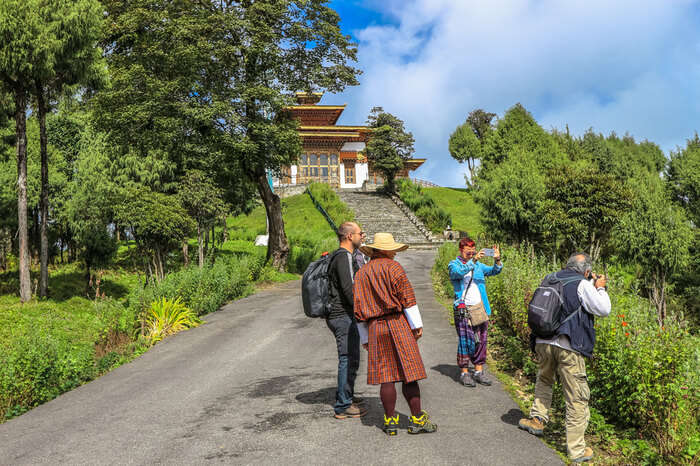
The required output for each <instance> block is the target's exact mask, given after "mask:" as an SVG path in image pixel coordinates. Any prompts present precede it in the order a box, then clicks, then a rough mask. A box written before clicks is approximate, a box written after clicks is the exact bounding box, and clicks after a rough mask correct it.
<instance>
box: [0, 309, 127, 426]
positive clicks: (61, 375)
mask: <svg viewBox="0 0 700 466" xmlns="http://www.w3.org/2000/svg"><path fill="white" fill-rule="evenodd" d="M0 324H1V325H0V327H1V329H0V422H1V421H2V420H4V419H9V418H11V417H14V416H17V415H19V414H22V413H23V412H25V411H27V410H28V409H31V408H32V407H34V406H37V405H39V404H41V403H44V402H46V401H49V400H51V399H53V398H55V397H57V396H58V395H60V394H61V393H63V392H65V391H67V390H71V389H73V388H75V387H77V386H79V385H81V384H83V383H85V382H88V381H90V380H92V379H93V378H95V377H96V376H97V375H99V374H100V373H102V372H104V371H105V370H106V369H105V367H104V366H105V364H107V361H104V362H100V361H96V358H95V346H96V344H97V343H98V342H99V341H101V340H102V338H103V337H104V334H105V333H107V332H110V331H114V332H126V331H129V330H131V329H133V327H134V317H133V316H132V315H131V313H130V311H129V310H128V309H126V308H125V307H124V306H122V305H121V304H119V303H118V302H116V301H113V300H110V299H107V300H100V301H97V302H94V303H93V302H90V301H87V300H85V299H83V298H72V299H70V300H68V301H66V303H65V305H62V304H57V303H53V302H48V301H47V302H41V303H33V302H32V303H28V304H25V305H23V306H21V305H12V306H5V307H4V308H3V313H2V315H1V316H0ZM6 326H9V328H7V327H6Z"/></svg>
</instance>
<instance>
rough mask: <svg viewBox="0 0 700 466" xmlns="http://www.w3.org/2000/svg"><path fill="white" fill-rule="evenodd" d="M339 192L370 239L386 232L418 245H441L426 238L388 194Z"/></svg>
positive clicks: (423, 246) (398, 239)
mask: <svg viewBox="0 0 700 466" xmlns="http://www.w3.org/2000/svg"><path fill="white" fill-rule="evenodd" d="M338 195H339V197H340V199H341V200H342V201H343V202H345V203H346V204H347V205H348V207H350V208H351V209H352V210H353V211H354V212H355V219H356V220H357V223H359V224H360V225H361V226H362V229H363V230H364V231H365V232H366V233H367V239H368V240H369V241H372V239H373V237H374V234H375V233H377V232H387V233H391V234H392V235H393V236H394V239H395V240H396V241H398V242H401V243H407V244H410V245H411V246H412V247H415V248H433V247H436V246H437V245H439V243H436V242H433V241H432V240H431V239H430V238H427V237H426V235H425V234H424V233H423V232H422V231H421V230H419V229H418V227H416V225H415V224H414V223H413V221H411V219H410V218H408V216H407V215H406V214H405V213H404V212H403V211H402V210H401V209H400V208H399V207H398V206H397V205H396V204H395V203H394V201H393V200H392V199H391V198H390V197H389V196H386V195H384V194H380V193H374V192H357V191H345V190H340V191H339V192H338Z"/></svg>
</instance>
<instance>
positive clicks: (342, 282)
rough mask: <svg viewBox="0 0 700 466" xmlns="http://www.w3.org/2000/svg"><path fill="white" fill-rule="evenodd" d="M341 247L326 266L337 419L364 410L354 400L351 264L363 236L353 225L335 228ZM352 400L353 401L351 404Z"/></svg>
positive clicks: (356, 362)
mask: <svg viewBox="0 0 700 466" xmlns="http://www.w3.org/2000/svg"><path fill="white" fill-rule="evenodd" d="M337 233H338V241H339V242H340V247H339V248H338V249H337V250H336V251H334V252H333V253H332V255H331V259H330V264H329V266H328V288H329V289H328V308H329V312H328V316H327V317H326V324H327V325H328V328H329V329H330V330H331V332H333V335H334V336H335V342H336V346H337V348H338V389H337V390H336V395H335V406H334V407H333V409H334V411H335V417H336V419H346V418H354V417H361V416H364V415H365V414H366V413H367V409H366V408H364V407H362V406H360V405H359V404H358V403H361V401H360V400H359V399H358V398H356V397H354V396H353V395H354V391H355V378H356V377H357V369H358V368H359V367H360V335H359V333H358V332H357V322H356V321H355V315H354V309H353V304H354V298H353V294H352V287H353V282H354V277H355V273H356V272H357V270H358V267H357V264H356V263H355V261H354V260H353V253H354V252H355V249H357V248H359V247H360V245H361V244H362V237H363V232H362V230H361V229H360V227H359V226H358V225H357V224H356V223H353V222H345V223H343V224H342V225H340V227H338V231H337ZM353 400H354V401H353Z"/></svg>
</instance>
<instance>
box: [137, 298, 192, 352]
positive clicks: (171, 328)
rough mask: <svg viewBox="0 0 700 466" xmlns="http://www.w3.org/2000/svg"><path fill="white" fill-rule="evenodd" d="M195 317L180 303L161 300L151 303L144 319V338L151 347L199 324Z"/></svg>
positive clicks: (177, 299)
mask: <svg viewBox="0 0 700 466" xmlns="http://www.w3.org/2000/svg"><path fill="white" fill-rule="evenodd" d="M201 323H202V321H201V320H199V318H198V317H197V315H196V314H195V313H194V312H193V311H192V310H191V309H188V308H187V307H186V306H185V305H184V304H182V302H181V301H180V297H177V298H176V299H174V300H169V299H168V298H161V299H159V300H158V301H153V302H152V303H151V308H150V310H149V312H148V316H147V318H146V338H148V341H149V342H150V343H151V345H153V344H155V343H158V342H159V341H161V340H162V339H163V338H165V337H167V336H170V335H172V334H174V333H177V332H180V331H182V330H185V329H188V328H192V327H196V326H198V325H199V324H201Z"/></svg>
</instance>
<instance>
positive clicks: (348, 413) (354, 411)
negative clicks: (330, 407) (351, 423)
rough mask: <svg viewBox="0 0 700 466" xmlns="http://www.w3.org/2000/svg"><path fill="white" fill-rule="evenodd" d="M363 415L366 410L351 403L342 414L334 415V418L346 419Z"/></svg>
mask: <svg viewBox="0 0 700 466" xmlns="http://www.w3.org/2000/svg"><path fill="white" fill-rule="evenodd" d="M365 414H367V408H363V407H360V406H357V405H356V404H355V403H353V404H351V405H350V406H349V407H348V408H347V409H346V410H345V411H343V412H342V413H335V418H336V419H347V418H349V417H362V416H364V415H365Z"/></svg>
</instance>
